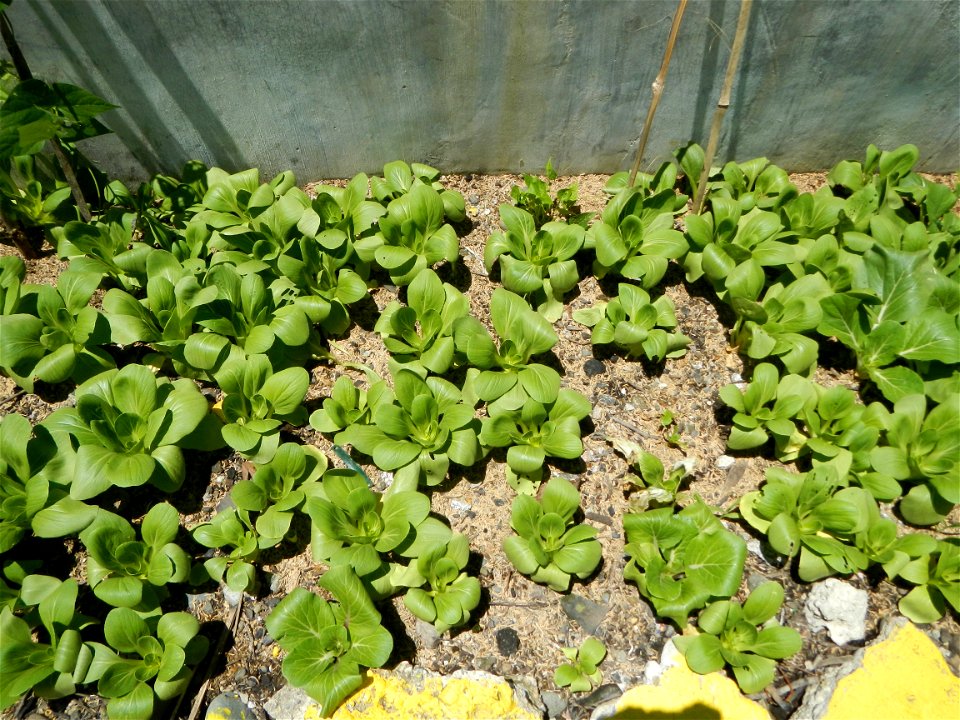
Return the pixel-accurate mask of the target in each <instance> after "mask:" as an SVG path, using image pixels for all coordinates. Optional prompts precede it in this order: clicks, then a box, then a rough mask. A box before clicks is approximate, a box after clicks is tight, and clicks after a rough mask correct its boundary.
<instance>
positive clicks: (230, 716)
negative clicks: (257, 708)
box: [204, 692, 256, 720]
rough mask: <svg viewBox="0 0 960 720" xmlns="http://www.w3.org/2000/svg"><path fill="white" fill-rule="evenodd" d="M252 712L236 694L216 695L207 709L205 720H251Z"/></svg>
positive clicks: (253, 715)
mask: <svg viewBox="0 0 960 720" xmlns="http://www.w3.org/2000/svg"><path fill="white" fill-rule="evenodd" d="M255 717H256V715H255V714H254V712H253V710H251V709H250V707H249V706H248V705H247V704H246V703H245V702H244V701H243V699H242V698H241V697H240V695H239V694H238V693H235V692H225V693H220V694H219V695H217V696H216V697H215V698H214V699H213V700H212V701H210V705H209V707H208V708H207V712H206V714H205V715H204V718H205V720H253V719H254V718H255Z"/></svg>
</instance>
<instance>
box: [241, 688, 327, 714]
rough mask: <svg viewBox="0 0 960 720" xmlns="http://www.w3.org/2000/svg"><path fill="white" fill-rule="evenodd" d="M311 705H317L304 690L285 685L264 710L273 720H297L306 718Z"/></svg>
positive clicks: (267, 703) (264, 705) (264, 706)
mask: <svg viewBox="0 0 960 720" xmlns="http://www.w3.org/2000/svg"><path fill="white" fill-rule="evenodd" d="M311 705H314V706H315V705H316V703H315V702H313V700H311V699H310V696H309V695H307V694H306V693H305V692H304V691H303V690H301V689H300V688H295V687H293V685H284V686H283V687H282V688H280V689H279V690H277V692H276V693H274V695H273V696H272V697H271V698H270V699H269V700H267V701H266V702H265V703H264V704H263V709H264V711H265V712H266V713H267V715H268V716H270V717H271V718H273V720H295V719H296V718H302V717H304V716H305V715H306V713H307V708H309V707H310V706H311ZM231 720H233V719H232V718H231Z"/></svg>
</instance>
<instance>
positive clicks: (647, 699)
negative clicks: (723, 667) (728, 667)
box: [613, 658, 770, 720]
mask: <svg viewBox="0 0 960 720" xmlns="http://www.w3.org/2000/svg"><path fill="white" fill-rule="evenodd" d="M661 717H663V718H667V717H669V718H671V720H706V719H708V718H709V720H770V715H769V713H767V711H766V710H764V709H763V707H761V706H760V705H758V704H757V703H755V702H754V701H753V700H751V699H750V698H747V697H744V695H743V694H742V693H741V692H740V689H739V687H737V683H735V682H734V681H733V680H731V679H730V678H728V677H725V676H724V675H721V674H720V673H710V674H708V675H698V674H697V673H695V672H693V671H692V670H690V669H689V668H688V667H687V664H686V662H684V661H683V659H682V658H680V660H679V664H677V665H673V666H672V667H669V668H667V669H666V670H665V671H664V673H663V675H661V676H660V681H659V682H658V683H657V684H656V685H638V686H637V687H634V688H630V689H629V690H627V692H625V693H624V694H623V695H622V696H621V697H620V700H619V701H618V702H617V710H616V713H615V714H614V715H613V718H614V719H615V720H631V719H635V720H639V719H640V718H644V719H647V718H661Z"/></svg>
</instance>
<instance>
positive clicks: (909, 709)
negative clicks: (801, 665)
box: [822, 623, 960, 720]
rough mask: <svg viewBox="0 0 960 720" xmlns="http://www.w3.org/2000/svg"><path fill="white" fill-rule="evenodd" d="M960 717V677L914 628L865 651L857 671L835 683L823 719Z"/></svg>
mask: <svg viewBox="0 0 960 720" xmlns="http://www.w3.org/2000/svg"><path fill="white" fill-rule="evenodd" d="M862 718H896V719H897V720H941V719H942V720H946V719H948V718H950V719H955V718H960V678H958V677H957V676H956V675H954V674H953V673H952V672H950V668H949V666H948V665H947V663H946V661H945V660H944V659H943V655H941V654H940V651H939V650H938V649H937V647H936V645H934V644H933V642H932V641H931V640H930V638H928V637H927V636H926V635H924V634H923V633H922V632H920V630H918V629H917V628H916V627H915V626H914V625H913V624H912V623H906V624H905V625H903V626H901V627H898V628H896V629H895V630H894V631H893V633H892V634H891V635H890V637H888V638H887V639H886V640H883V641H882V642H879V643H877V644H875V645H872V646H870V647H868V648H867V649H866V650H865V651H864V654H863V661H862V663H861V667H859V668H857V669H856V670H854V671H853V672H852V673H850V675H847V676H846V677H844V678H843V679H841V680H840V681H839V682H838V683H837V687H836V689H835V690H834V691H833V695H832V696H831V698H830V702H829V704H828V705H827V710H826V712H825V713H824V715H823V718H822V720H862Z"/></svg>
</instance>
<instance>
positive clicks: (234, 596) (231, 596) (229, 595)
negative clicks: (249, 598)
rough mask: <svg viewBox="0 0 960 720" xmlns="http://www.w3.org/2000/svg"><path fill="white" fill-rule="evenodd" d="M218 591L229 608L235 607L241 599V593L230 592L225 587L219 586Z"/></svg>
mask: <svg viewBox="0 0 960 720" xmlns="http://www.w3.org/2000/svg"><path fill="white" fill-rule="evenodd" d="M220 591H221V592H222V593H223V599H224V600H226V601H227V605H229V606H230V607H236V606H237V603H239V602H240V599H241V598H242V597H243V593H242V592H237V591H236V590H231V589H230V588H228V587H227V586H226V585H223V586H221V588H220Z"/></svg>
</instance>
